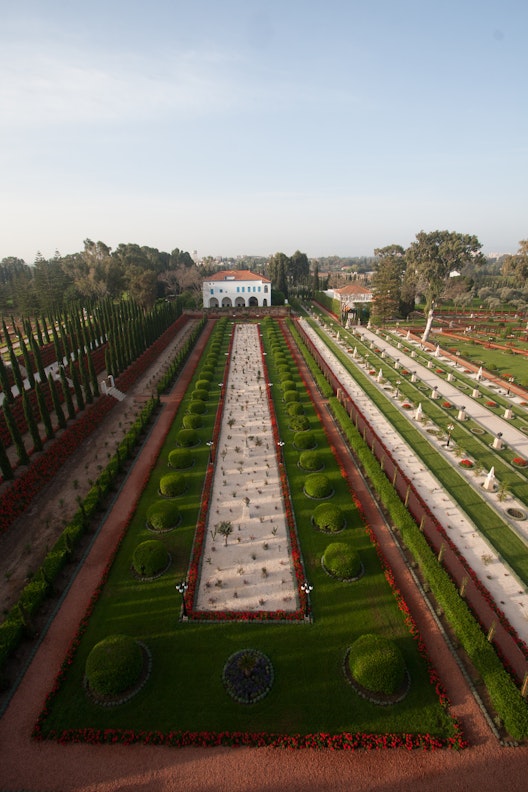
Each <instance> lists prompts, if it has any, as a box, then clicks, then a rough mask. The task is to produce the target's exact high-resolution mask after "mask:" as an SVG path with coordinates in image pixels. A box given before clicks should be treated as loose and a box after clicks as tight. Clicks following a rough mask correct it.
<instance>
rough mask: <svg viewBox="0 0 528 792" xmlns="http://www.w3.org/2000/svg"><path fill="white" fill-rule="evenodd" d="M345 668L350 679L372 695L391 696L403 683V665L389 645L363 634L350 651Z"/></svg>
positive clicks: (375, 636)
mask: <svg viewBox="0 0 528 792" xmlns="http://www.w3.org/2000/svg"><path fill="white" fill-rule="evenodd" d="M347 662H348V668H349V671H350V674H351V675H352V677H353V679H355V681H356V682H358V683H359V684H360V685H361V686H362V687H364V688H366V689H367V690H370V691H372V692H373V693H383V694H385V695H387V696H390V695H393V694H394V693H397V692H398V691H399V690H401V688H402V685H403V683H404V681H405V661H404V659H403V656H402V654H401V652H400V650H399V649H398V647H397V646H396V644H395V643H394V642H393V641H390V640H389V639H387V638H384V637H383V636H381V635H372V634H370V633H366V634H365V635H362V636H361V637H360V638H358V639H357V641H354V643H353V644H352V646H351V647H350V652H349V655H348V659H347Z"/></svg>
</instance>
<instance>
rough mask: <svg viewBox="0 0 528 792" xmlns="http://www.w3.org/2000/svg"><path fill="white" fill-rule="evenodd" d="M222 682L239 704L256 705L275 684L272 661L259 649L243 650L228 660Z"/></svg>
mask: <svg viewBox="0 0 528 792" xmlns="http://www.w3.org/2000/svg"><path fill="white" fill-rule="evenodd" d="M222 681H223V683H224V686H225V689H226V690H227V692H228V693H229V695H230V696H231V698H233V699H234V700H235V701H237V702H238V703H239V704H255V703H256V702H257V701H260V700H261V699H263V698H264V696H266V695H267V694H268V692H269V690H270V689H271V686H272V684H273V666H272V664H271V660H270V659H269V657H267V656H266V655H265V654H263V652H259V651H258V650H257V649H242V650H241V651H239V652H235V654H232V655H231V657H229V658H228V660H227V662H226V664H225V666H224V669H223V671H222Z"/></svg>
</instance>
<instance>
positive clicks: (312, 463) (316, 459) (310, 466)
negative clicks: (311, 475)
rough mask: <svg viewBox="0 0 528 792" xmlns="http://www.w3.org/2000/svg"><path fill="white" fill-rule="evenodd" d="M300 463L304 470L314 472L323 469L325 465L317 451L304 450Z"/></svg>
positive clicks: (300, 456)
mask: <svg viewBox="0 0 528 792" xmlns="http://www.w3.org/2000/svg"><path fill="white" fill-rule="evenodd" d="M299 465H300V466H301V467H302V468H303V469H304V470H310V471H312V472H314V471H316V470H321V469H322V467H323V460H322V459H321V455H320V454H319V453H318V452H317V451H302V452H301V454H300V455H299Z"/></svg>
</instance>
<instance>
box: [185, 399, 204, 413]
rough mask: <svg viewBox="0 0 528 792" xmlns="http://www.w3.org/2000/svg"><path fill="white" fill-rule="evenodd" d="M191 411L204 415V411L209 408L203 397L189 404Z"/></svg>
mask: <svg viewBox="0 0 528 792" xmlns="http://www.w3.org/2000/svg"><path fill="white" fill-rule="evenodd" d="M188 409H189V412H190V413H191V414H192V415H203V414H204V412H205V411H206V410H207V407H206V405H205V403H204V402H203V401H201V399H197V400H196V401H192V402H191V403H190V404H189V408H188Z"/></svg>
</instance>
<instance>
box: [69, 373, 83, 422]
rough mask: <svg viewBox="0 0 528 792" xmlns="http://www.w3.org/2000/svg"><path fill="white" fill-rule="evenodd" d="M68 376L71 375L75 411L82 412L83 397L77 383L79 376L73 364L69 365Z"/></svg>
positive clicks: (79, 385)
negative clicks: (75, 405)
mask: <svg viewBox="0 0 528 792" xmlns="http://www.w3.org/2000/svg"><path fill="white" fill-rule="evenodd" d="M70 374H71V380H72V382H73V391H74V393H75V400H76V402H77V409H78V410H79V411H80V410H84V396H83V392H82V388H81V383H80V382H79V375H78V374H77V368H76V366H75V364H74V363H73V362H72V364H71V365H70Z"/></svg>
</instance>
